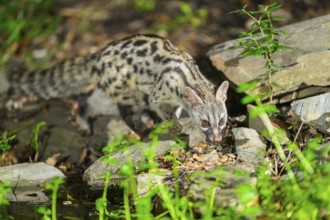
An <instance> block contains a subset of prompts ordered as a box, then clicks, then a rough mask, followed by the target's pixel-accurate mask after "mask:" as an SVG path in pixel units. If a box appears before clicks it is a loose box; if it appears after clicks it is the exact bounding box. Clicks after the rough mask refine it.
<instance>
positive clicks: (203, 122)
mask: <svg viewBox="0 0 330 220" xmlns="http://www.w3.org/2000/svg"><path fill="white" fill-rule="evenodd" d="M202 127H203V128H208V127H210V122H208V121H206V120H202Z"/></svg>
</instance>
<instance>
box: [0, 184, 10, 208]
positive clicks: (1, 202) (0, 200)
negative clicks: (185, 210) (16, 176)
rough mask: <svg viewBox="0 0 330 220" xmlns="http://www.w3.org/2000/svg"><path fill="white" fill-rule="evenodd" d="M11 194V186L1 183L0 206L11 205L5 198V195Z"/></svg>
mask: <svg viewBox="0 0 330 220" xmlns="http://www.w3.org/2000/svg"><path fill="white" fill-rule="evenodd" d="M9 192H11V189H10V187H9V185H8V184H7V183H5V182H2V181H0V206H6V205H9V202H8V200H7V199H6V198H5V195H6V194H7V193H9Z"/></svg>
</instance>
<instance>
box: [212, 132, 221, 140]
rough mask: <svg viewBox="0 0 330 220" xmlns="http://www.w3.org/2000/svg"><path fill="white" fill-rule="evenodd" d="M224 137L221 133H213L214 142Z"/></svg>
mask: <svg viewBox="0 0 330 220" xmlns="http://www.w3.org/2000/svg"><path fill="white" fill-rule="evenodd" d="M221 139H222V137H221V135H219V133H213V142H220V141H221Z"/></svg>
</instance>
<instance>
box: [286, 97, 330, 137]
mask: <svg viewBox="0 0 330 220" xmlns="http://www.w3.org/2000/svg"><path fill="white" fill-rule="evenodd" d="M291 111H292V113H293V116H294V117H295V118H296V119H298V120H299V121H301V122H304V123H306V124H308V125H310V126H312V127H315V128H316V129H318V130H320V131H323V132H326V133H328V134H330V92H328V93H325V94H321V95H318V96H313V97H310V98H305V99H301V100H297V101H294V102H292V103H291Z"/></svg>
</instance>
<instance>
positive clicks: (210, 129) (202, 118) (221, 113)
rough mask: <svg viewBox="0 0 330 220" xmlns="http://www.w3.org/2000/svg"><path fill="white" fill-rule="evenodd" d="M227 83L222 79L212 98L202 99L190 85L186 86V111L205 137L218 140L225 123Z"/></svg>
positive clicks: (220, 137) (214, 140)
mask: <svg viewBox="0 0 330 220" xmlns="http://www.w3.org/2000/svg"><path fill="white" fill-rule="evenodd" d="M228 87H229V83H228V82H227V81H224V82H223V83H222V84H221V85H220V86H219V88H218V90H217V92H216V94H215V97H214V99H210V100H209V99H207V100H202V98H201V97H199V96H198V95H197V94H196V92H195V91H194V90H193V89H191V88H190V87H186V91H185V92H186V97H187V103H188V105H189V109H187V110H188V113H189V115H190V117H191V118H192V120H193V121H194V122H195V124H196V125H197V127H198V128H199V129H200V130H202V131H203V132H204V133H205V135H206V136H207V139H208V140H209V141H213V142H220V141H221V139H222V131H223V129H224V128H225V126H226V123H227V108H226V104H225V101H226V99H227V91H228Z"/></svg>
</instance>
